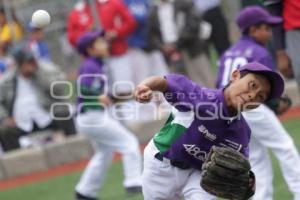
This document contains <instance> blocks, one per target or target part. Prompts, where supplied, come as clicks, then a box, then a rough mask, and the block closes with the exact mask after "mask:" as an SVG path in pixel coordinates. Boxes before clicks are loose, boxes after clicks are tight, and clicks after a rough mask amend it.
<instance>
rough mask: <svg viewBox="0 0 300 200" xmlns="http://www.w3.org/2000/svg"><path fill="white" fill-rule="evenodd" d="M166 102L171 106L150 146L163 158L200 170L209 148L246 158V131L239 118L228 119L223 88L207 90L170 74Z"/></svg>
mask: <svg viewBox="0 0 300 200" xmlns="http://www.w3.org/2000/svg"><path fill="white" fill-rule="evenodd" d="M166 80H167V81H168V88H167V91H166V92H165V93H164V96H165V98H166V100H167V101H168V102H169V103H171V105H172V106H173V107H174V109H173V111H172V113H171V115H170V117H169V119H168V120H167V122H166V124H165V125H164V127H163V128H162V129H161V130H160V131H159V133H157V134H156V135H155V136H154V139H153V141H154V143H155V145H156V147H157V148H158V149H159V151H160V152H161V153H162V154H163V155H164V156H165V157H167V158H169V159H172V160H175V161H180V162H183V163H185V164H187V165H189V166H191V167H193V168H196V169H199V170H201V166H202V164H203V162H204V161H205V159H206V157H207V154H208V152H209V151H210V149H211V147H212V146H213V145H215V146H223V147H230V148H233V149H235V150H237V151H240V152H241V153H243V154H244V155H245V156H247V157H248V153H249V150H248V143H249V140H250V129H249V127H248V125H247V123H246V122H245V120H244V118H243V117H242V115H238V116H237V117H235V118H232V117H229V115H228V110H227V107H226V104H225V101H224V95H223V89H208V88H204V87H201V86H199V85H197V84H196V83H194V82H192V81H190V80H189V79H187V78H186V77H184V76H182V75H174V74H170V75H167V76H166Z"/></svg>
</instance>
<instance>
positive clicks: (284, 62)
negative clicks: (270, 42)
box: [276, 50, 294, 78]
mask: <svg viewBox="0 0 300 200" xmlns="http://www.w3.org/2000/svg"><path fill="white" fill-rule="evenodd" d="M276 55H277V64H278V69H279V71H280V72H281V73H282V74H283V75H284V76H285V77H287V78H292V77H293V76H294V75H293V70H292V67H291V61H290V58H289V57H288V55H287V54H286V52H285V51H284V50H279V51H277V52H276Z"/></svg>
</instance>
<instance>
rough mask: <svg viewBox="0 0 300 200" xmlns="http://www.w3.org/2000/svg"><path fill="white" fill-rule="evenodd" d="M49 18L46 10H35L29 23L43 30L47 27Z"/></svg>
mask: <svg viewBox="0 0 300 200" xmlns="http://www.w3.org/2000/svg"><path fill="white" fill-rule="evenodd" d="M50 21H51V17H50V15H49V13H48V12H47V11H46V10H37V11H35V12H34V13H33V14H32V17H31V23H32V25H33V26H34V27H36V28H44V27H45V26H47V25H49V24H50Z"/></svg>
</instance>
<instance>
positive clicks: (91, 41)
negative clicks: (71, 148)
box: [76, 31, 142, 200]
mask: <svg viewBox="0 0 300 200" xmlns="http://www.w3.org/2000/svg"><path fill="white" fill-rule="evenodd" d="M102 36H103V34H101V32H98V31H92V32H87V33H85V34H83V35H82V36H81V37H80V39H79V41H78V44H77V48H78V51H79V52H80V53H81V54H82V55H83V56H84V59H83V61H82V63H81V65H80V68H79V73H78V80H77V86H78V91H79V97H78V113H77V119H76V122H77V127H78V131H79V132H80V133H83V134H85V135H86V136H87V138H88V139H90V140H91V142H92V144H93V147H94V151H95V154H94V155H93V157H92V158H91V160H90V161H89V163H88V165H87V167H86V169H85V170H84V173H83V175H82V177H81V178H80V181H79V183H78V184H77V185H76V200H97V198H96V196H97V192H98V189H99V188H100V187H101V186H102V185H103V182H104V179H105V175H106V173H107V169H108V167H109V165H110V163H111V161H112V158H113V153H114V152H115V151H116V152H119V153H121V155H122V159H123V164H124V187H125V188H126V191H127V192H128V193H130V194H133V193H138V192H141V171H142V158H141V152H140V149H139V143H138V140H137V138H136V137H135V136H134V134H133V133H131V132H130V131H129V130H127V129H126V128H125V127H123V126H122V124H121V123H120V122H118V121H117V120H115V119H114V118H112V117H111V116H110V115H109V114H108V113H107V112H106V111H105V106H106V104H109V102H110V100H109V99H108V98H107V97H105V96H103V94H105V91H106V89H105V86H106V78H105V75H104V73H103V71H104V70H103V68H104V62H103V57H105V56H108V44H107V42H106V40H104V38H103V37H102Z"/></svg>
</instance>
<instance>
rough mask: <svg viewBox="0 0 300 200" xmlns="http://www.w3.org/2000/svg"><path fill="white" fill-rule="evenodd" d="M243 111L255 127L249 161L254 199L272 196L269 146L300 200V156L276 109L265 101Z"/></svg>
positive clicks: (285, 177)
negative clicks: (250, 109) (253, 183)
mask: <svg viewBox="0 0 300 200" xmlns="http://www.w3.org/2000/svg"><path fill="white" fill-rule="evenodd" d="M243 115H244V117H245V119H246V121H247V122H248V125H249V126H250V129H251V131H252V136H251V140H250V163H251V165H252V169H253V171H254V173H255V175H256V193H255V195H254V197H253V200H272V199H273V186H272V185H273V183H272V181H273V170H272V163H271V159H270V157H269V154H268V148H270V149H271V150H272V152H273V153H274V155H275V156H276V158H277V159H278V161H279V163H280V167H281V171H282V174H283V177H284V179H285V181H286V183H287V185H288V187H289V190H290V191H291V192H292V193H293V194H294V199H295V200H300V158H299V153H298V151H297V149H296V146H295V144H294V142H293V140H292V138H291V136H290V135H289V134H288V133H287V131H286V130H285V129H284V127H283V125H282V124H281V122H280V121H279V119H278V118H277V116H276V115H275V114H274V112H273V111H272V110H271V109H269V108H268V107H267V106H265V105H261V106H259V107H258V108H257V109H254V110H252V111H248V112H245V113H244V114H243Z"/></svg>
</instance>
